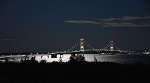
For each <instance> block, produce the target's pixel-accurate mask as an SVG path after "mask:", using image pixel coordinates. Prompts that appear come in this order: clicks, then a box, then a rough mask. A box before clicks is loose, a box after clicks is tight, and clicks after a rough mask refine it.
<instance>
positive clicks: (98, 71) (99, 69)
mask: <svg viewBox="0 0 150 83" xmlns="http://www.w3.org/2000/svg"><path fill="white" fill-rule="evenodd" d="M149 76H150V65H142V64H135V65H127V64H124V65H123V64H116V63H51V64H50V63H49V64H45V63H40V64H37V63H30V64H25V63H21V64H17V63H0V78H1V79H57V80H60V79H70V80H74V79H85V80H87V79H88V80H89V79H94V80H99V79H112V80H114V79H116V80H118V79H125V80H126V79H149Z"/></svg>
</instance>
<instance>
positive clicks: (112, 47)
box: [107, 41, 116, 51]
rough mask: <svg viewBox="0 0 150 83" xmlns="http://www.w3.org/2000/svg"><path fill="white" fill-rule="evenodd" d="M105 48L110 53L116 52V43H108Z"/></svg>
mask: <svg viewBox="0 0 150 83" xmlns="http://www.w3.org/2000/svg"><path fill="white" fill-rule="evenodd" d="M107 48H108V49H109V50H110V51H114V50H116V43H115V41H109V43H108V46H107Z"/></svg>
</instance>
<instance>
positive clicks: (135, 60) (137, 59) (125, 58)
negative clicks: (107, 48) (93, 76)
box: [99, 55, 150, 64]
mask: <svg viewBox="0 0 150 83" xmlns="http://www.w3.org/2000/svg"><path fill="white" fill-rule="evenodd" d="M99 61H100V62H115V63H121V64H150V56H145V55H144V56H142V55H108V56H104V55H102V56H99Z"/></svg>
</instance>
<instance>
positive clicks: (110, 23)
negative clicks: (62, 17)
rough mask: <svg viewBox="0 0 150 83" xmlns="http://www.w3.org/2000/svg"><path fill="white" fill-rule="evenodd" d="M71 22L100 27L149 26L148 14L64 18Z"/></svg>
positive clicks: (149, 17)
mask: <svg viewBox="0 0 150 83" xmlns="http://www.w3.org/2000/svg"><path fill="white" fill-rule="evenodd" d="M64 22H65V23H69V24H70V23H72V24H96V25H100V26H102V27H150V16H143V17H140V16H139V17H138V16H123V17H111V18H103V19H100V20H99V21H98V20H97V21H95V20H66V21H64Z"/></svg>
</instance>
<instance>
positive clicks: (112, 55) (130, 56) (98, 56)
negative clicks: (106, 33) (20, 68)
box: [0, 38, 150, 63]
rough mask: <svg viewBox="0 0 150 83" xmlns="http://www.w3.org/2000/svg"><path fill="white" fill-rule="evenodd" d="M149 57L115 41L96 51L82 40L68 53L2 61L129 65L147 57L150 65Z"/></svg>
mask: <svg viewBox="0 0 150 83" xmlns="http://www.w3.org/2000/svg"><path fill="white" fill-rule="evenodd" d="M78 48H79V50H78ZM149 55H150V52H149V51H144V52H140V53H139V52H135V51H125V50H120V48H118V47H117V43H116V42H115V41H109V42H108V44H107V45H106V47H104V48H103V49H95V48H94V47H92V46H91V45H90V44H89V43H88V42H87V41H86V40H85V39H84V38H81V39H80V42H78V43H76V44H75V45H73V46H72V47H71V48H69V49H67V50H66V51H56V52H52V53H46V54H44V53H43V54H42V53H35V54H34V53H31V54H15V55H1V56H0V61H1V62H6V61H13V62H21V61H26V60H33V59H34V60H36V61H38V62H41V61H43V60H45V61H46V62H68V61H70V59H71V58H73V59H74V58H76V57H83V58H84V60H85V61H87V62H95V61H96V62H118V63H124V62H128V63H129V62H136V60H135V61H134V59H135V57H140V60H142V61H146V60H145V59H142V58H145V57H146V59H148V61H149V63H150V59H149V58H147V56H149ZM141 56H142V57H141ZM143 56H144V57H143ZM129 60H131V61H129ZM142 61H140V62H142Z"/></svg>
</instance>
